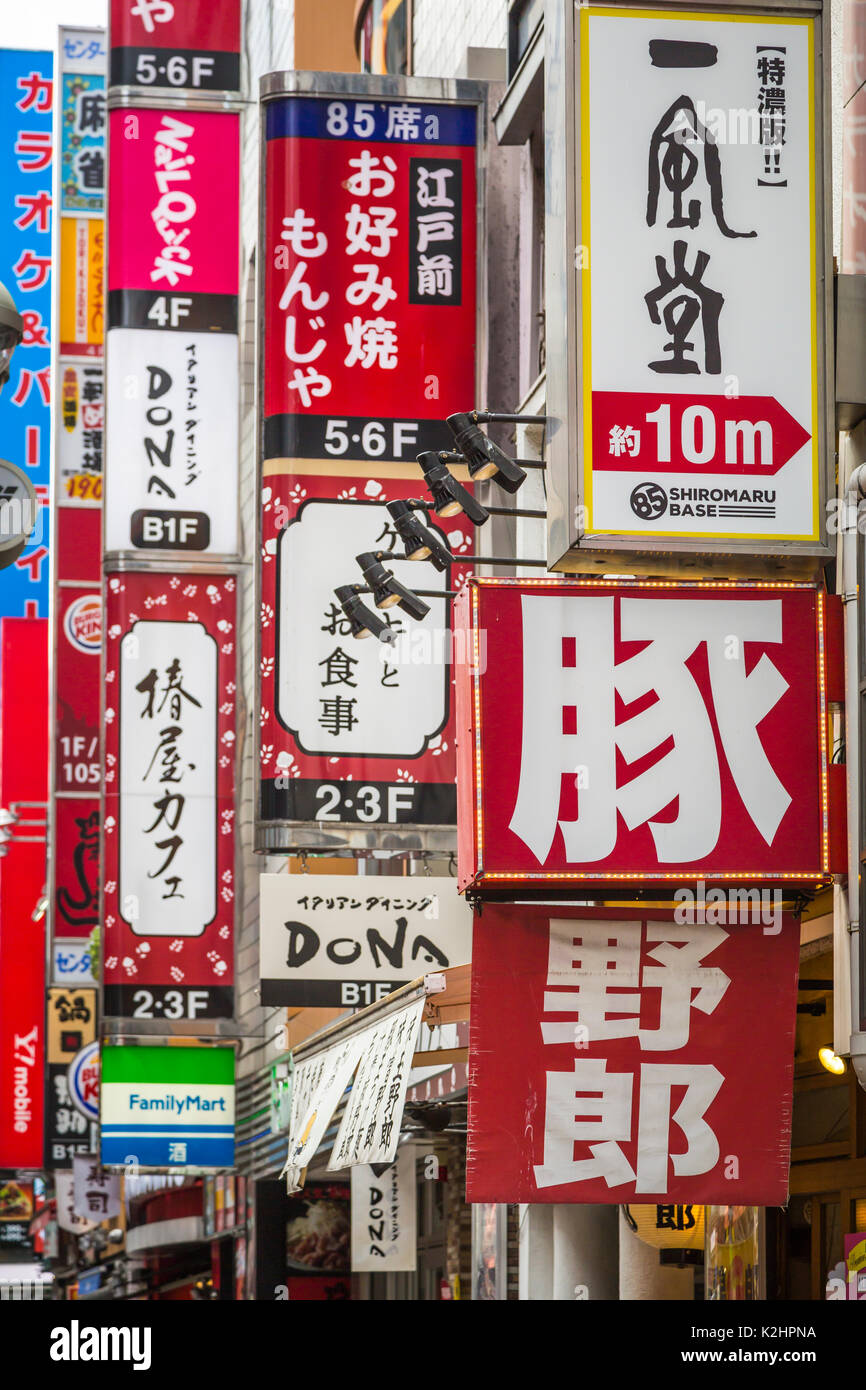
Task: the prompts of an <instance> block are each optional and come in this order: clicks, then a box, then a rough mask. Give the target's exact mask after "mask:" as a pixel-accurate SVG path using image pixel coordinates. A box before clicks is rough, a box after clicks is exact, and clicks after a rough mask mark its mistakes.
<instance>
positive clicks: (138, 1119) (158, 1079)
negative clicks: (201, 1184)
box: [100, 1047, 235, 1168]
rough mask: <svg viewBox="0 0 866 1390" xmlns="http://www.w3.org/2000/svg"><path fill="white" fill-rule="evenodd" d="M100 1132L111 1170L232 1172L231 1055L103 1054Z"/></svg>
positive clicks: (161, 1050)
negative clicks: (130, 1167) (124, 1167)
mask: <svg viewBox="0 0 866 1390" xmlns="http://www.w3.org/2000/svg"><path fill="white" fill-rule="evenodd" d="M100 1131H101V1156H102V1162H103V1163H104V1164H107V1165H109V1166H118V1165H126V1164H130V1163H135V1164H137V1165H138V1166H139V1167H141V1168H185V1167H193V1168H231V1167H232V1165H233V1164H234V1136H235V1057H234V1051H233V1050H232V1049H231V1048H228V1047H105V1048H103V1062H102V1089H101V1114H100Z"/></svg>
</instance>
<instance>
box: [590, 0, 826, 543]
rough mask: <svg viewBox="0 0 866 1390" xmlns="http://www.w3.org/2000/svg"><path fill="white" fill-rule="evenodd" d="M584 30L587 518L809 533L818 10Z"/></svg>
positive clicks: (593, 528) (816, 521)
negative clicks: (778, 347)
mask: <svg viewBox="0 0 866 1390" xmlns="http://www.w3.org/2000/svg"><path fill="white" fill-rule="evenodd" d="M580 25H581V60H582V68H581V84H582V88H583V90H582V101H583V104H582V107H581V111H582V117H581V137H580V138H581V141H582V145H583V160H584V164H583V179H584V180H585V183H586V188H587V196H586V197H585V198H584V202H583V206H582V215H583V221H582V231H581V233H580V237H579V240H580V242H581V244H582V245H583V247H584V248H585V250H586V253H587V260H586V265H585V266H583V268H582V279H583V285H582V293H583V297H584V307H585V340H584V346H583V351H584V354H585V355H586V359H587V360H586V363H585V368H584V378H583V422H584V431H585V443H584V453H583V469H584V478H583V489H582V490H583V496H584V498H585V501H586V504H587V508H588V513H589V520H588V523H587V529H588V530H589V531H590V532H592V533H593V534H595V533H602V534H610V533H620V534H623V533H624V534H630V535H641V536H659V535H680V536H710V537H714V538H716V539H732V538H738V539H747V538H755V539H760V540H764V541H769V540H771V539H773V540H776V541H777V542H778V541H779V540H782V541H800V542H803V541H807V542H808V541H812V542H815V541H817V540H818V539H819V535H820V529H821V528H820V518H819V495H820V492H819V464H820V457H821V456H820V439H819V433H818V418H819V383H820V381H821V378H822V375H823V362H822V358H823V332H820V333H819V332H818V329H817V327H816V314H817V312H818V311H817V309H816V304H818V303H819V302H822V301H821V298H820V296H819V291H818V286H817V283H816V274H817V269H816V246H815V222H816V209H815V201H814V200H815V198H816V196H817V195H816V191H815V190H816V182H815V177H814V161H815V152H816V138H815V131H814V119H815V117H814V112H815V95H814V71H813V64H814V55H813V51H812V46H813V42H814V34H813V30H814V21H813V19H812V18H811V17H805V16H804V17H802V18H800V19H791V18H789V17H786V18H785V19H784V20H780V21H777V22H773V20H772V18H771V17H770V16H767V15H761V16H757V15H756V16H743V15H739V14H738V15H735V16H734V15H718V16H712V17H710V16H708V15H695V14H688V15H680V14H677V13H675V12H674V13H671V12H668V13H664V12H659V13H657V14H653V15H648V14H644V13H641V14H635V15H631V14H629V13H628V12H627V11H626V12H625V13H621V14H612V13H610V12H605V13H602V14H590V13H589V12H588V11H587V10H584V11H583V12H582V14H581V16H580ZM623 89H625V90H627V91H628V93H629V100H628V103H627V104H625V103H622V102H621V100H620V98H619V93H620V91H621V90H623ZM819 148H820V147H819ZM821 294H822V295H823V291H822V292H821ZM768 305H773V306H774V309H773V328H772V331H773V333H774V334H778V335H779V341H783V342H784V343H785V344H786V351H785V352H784V353H783V354H777V353H772V352H768V351H767V328H768V321H767V307H768ZM821 320H822V316H819V317H818V323H819V324H820V325H821V327H822V328H823V324H822V321H821ZM819 343H820V344H821V348H822V352H821V356H819Z"/></svg>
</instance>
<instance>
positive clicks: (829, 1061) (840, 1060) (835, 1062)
mask: <svg viewBox="0 0 866 1390" xmlns="http://www.w3.org/2000/svg"><path fill="white" fill-rule="evenodd" d="M818 1061H819V1062H820V1063H821V1066H822V1067H824V1068H826V1070H827V1071H830V1072H832V1073H833V1075H834V1076H843V1075H844V1074H845V1072H846V1071H847V1070H848V1064H847V1062H846V1061H845V1058H844V1057H839V1056H838V1055H837V1053H835V1052H834V1051H833V1049H832V1047H819V1048H818Z"/></svg>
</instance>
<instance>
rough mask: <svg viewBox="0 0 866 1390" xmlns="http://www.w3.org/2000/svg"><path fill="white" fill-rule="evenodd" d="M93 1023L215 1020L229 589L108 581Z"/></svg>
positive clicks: (223, 932) (229, 925)
mask: <svg viewBox="0 0 866 1390" xmlns="http://www.w3.org/2000/svg"><path fill="white" fill-rule="evenodd" d="M107 624H108V634H107V648H106V676H105V682H106V708H105V723H106V748H105V760H106V769H105V811H106V819H105V879H106V881H105V887H104V901H105V917H104V938H105V939H104V954H105V971H104V979H105V1012H106V1013H107V1014H118V1015H121V1016H125V1017H135V1018H165V1019H173V1018H228V1017H231V1014H232V981H233V952H234V947H233V934H234V883H233V875H234V843H235V840H234V814H235V809H234V784H235V775H234V767H235V694H236V682H237V674H236V656H235V642H236V640H237V639H236V632H235V624H236V616H235V580H234V578H233V577H231V576H225V575H202V574H187V575H184V576H183V577H180V576H178V575H160V576H157V575H154V574H132V573H124V574H120V575H109V577H108V586H107Z"/></svg>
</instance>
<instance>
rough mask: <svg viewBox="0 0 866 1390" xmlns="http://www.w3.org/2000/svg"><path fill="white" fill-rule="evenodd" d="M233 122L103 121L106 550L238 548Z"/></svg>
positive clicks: (211, 117) (178, 114) (134, 114)
mask: <svg viewBox="0 0 866 1390" xmlns="http://www.w3.org/2000/svg"><path fill="white" fill-rule="evenodd" d="M239 120H240V118H239V116H238V115H236V114H235V113H234V112H230V111H229V112H226V111H201V110H187V109H185V108H183V107H177V106H173V107H171V108H169V107H166V109H164V110H155V109H153V108H151V107H143V108H141V109H137V108H132V107H120V108H116V109H114V110H113V111H112V112H111V115H110V121H109V135H110V141H111V175H110V181H109V218H108V234H109V271H108V274H109V280H108V309H109V329H110V332H109V334H108V338H107V343H106V370H107V374H108V385H109V399H108V436H107V453H108V484H107V490H106V527H105V547H106V550H107V551H109V552H119V551H127V552H129V551H132V552H135V553H139V554H143V555H151V554H153V553H154V552H171V553H174V554H176V553H177V552H181V553H188V552H193V553H208V554H219V555H234V554H236V553H237V550H238V479H237V434H238V358H237V347H238V339H237V314H238V298H237V296H238V276H239V255H240V243H239V229H238V213H237V209H238V200H239V143H238V141H239ZM215 228H218V229H219V232H218V234H217V235H215V234H214V229H215ZM112 463H113V464H114V467H112Z"/></svg>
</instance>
